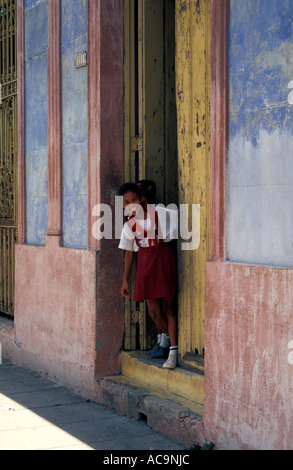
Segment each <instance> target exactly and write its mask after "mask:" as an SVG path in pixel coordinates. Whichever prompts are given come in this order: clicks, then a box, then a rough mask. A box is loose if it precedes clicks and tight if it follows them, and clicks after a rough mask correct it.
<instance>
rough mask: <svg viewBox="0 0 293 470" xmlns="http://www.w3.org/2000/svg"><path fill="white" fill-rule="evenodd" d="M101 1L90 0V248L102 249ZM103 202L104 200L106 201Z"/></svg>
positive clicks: (88, 19) (88, 8)
mask: <svg viewBox="0 0 293 470" xmlns="http://www.w3.org/2000/svg"><path fill="white" fill-rule="evenodd" d="M100 10H101V8H100V1H99V0H98V1H97V0H88V3H87V15H88V16H87V22H88V39H87V41H88V50H87V56H88V248H89V249H92V250H99V249H100V241H99V240H97V239H96V238H95V237H93V234H92V226H93V223H94V221H95V220H96V218H93V217H92V211H93V207H94V206H95V205H96V204H99V203H100V202H101V201H100V159H101V85H100V81H101V68H100V42H101V41H100V30H101V25H100ZM102 202H103V201H102Z"/></svg>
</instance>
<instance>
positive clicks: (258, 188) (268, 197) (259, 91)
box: [226, 0, 293, 267]
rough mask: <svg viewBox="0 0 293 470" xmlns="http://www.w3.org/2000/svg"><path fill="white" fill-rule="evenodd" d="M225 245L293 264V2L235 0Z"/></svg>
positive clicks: (262, 260)
mask: <svg viewBox="0 0 293 470" xmlns="http://www.w3.org/2000/svg"><path fill="white" fill-rule="evenodd" d="M228 33H229V38H228V39H229V41H228V44H229V46H228V47H229V64H228V65H229V76H230V88H229V94H230V116H229V117H230V129H229V131H230V142H229V149H228V164H227V179H226V181H227V192H226V249H227V257H228V258H229V259H230V260H234V261H240V262H245V263H259V264H266V265H275V266H286V267H288V266H290V267H292V265H293V251H292V241H293V218H292V217H291V216H290V214H291V211H292V210H291V208H292V200H293V159H292V141H293V140H292V139H293V126H292V122H293V108H292V106H290V105H289V103H288V94H289V90H288V83H289V81H290V80H292V79H293V52H292V51H293V3H292V1H290V0H282V1H280V0H266V1H265V2H264V1H261V0H253V1H249V2H246V1H245V2H243V1H241V2H239V1H238V0H231V6H230V26H229V32H228Z"/></svg>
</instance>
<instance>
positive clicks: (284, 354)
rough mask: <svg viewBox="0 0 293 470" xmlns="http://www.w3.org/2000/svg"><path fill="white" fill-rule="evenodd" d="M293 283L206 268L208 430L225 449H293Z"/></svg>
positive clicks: (284, 277) (266, 272)
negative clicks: (292, 352) (292, 346)
mask: <svg viewBox="0 0 293 470" xmlns="http://www.w3.org/2000/svg"><path fill="white" fill-rule="evenodd" d="M292 282H293V271H292V270H290V269H278V268H264V267H261V266H245V265H240V264H239V265H237V264H229V263H223V262H209V263H207V288H206V299H207V301H206V323H205V332H206V333H205V401H204V425H205V431H206V436H207V438H208V439H211V440H212V441H213V442H214V443H215V444H216V446H217V447H218V448H219V449H260V450H265V449H293V398H292V387H293V365H292V364H290V362H292V361H289V357H288V355H289V352H290V349H288V345H289V341H291V340H292V339H293V320H292V311H293V296H292Z"/></svg>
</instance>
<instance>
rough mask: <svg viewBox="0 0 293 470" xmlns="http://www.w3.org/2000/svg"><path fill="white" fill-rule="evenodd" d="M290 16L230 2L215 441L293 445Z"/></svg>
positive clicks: (212, 303) (213, 342)
mask: <svg viewBox="0 0 293 470" xmlns="http://www.w3.org/2000/svg"><path fill="white" fill-rule="evenodd" d="M213 5H215V2H213ZM292 20H293V4H292V2H291V1H288V0H278V1H275V0H267V1H266V2H263V1H261V0H251V1H241V2H239V1H237V0H231V2H230V18H229V21H230V24H229V28H228V35H227V42H228V57H229V63H228V64H227V65H228V66H229V68H228V67H227V71H228V73H229V87H227V89H228V91H229V108H228V109H229V111H228V115H227V116H225V115H224V116H223V121H224V122H225V121H226V119H227V122H228V126H229V145H228V152H227V154H226V153H225V150H226V149H220V150H219V147H218V146H217V142H218V140H217V137H216V136H215V135H214V136H213V140H212V145H213V147H214V148H213V151H212V155H213V161H212V162H213V171H214V173H213V182H217V184H218V187H216V189H214V186H213V185H212V186H211V192H212V195H213V198H214V199H215V197H222V196H223V194H222V192H223V193H224V189H223V186H221V182H223V180H224V172H223V171H221V162H219V160H220V159H222V161H223V162H225V163H226V193H225V196H226V201H225V207H224V205H223V207H222V208H221V210H218V214H221V215H222V213H223V212H224V209H225V210H226V218H225V242H226V257H227V258H228V260H225V259H223V258H224V253H223V251H222V250H219V249H218V250H213V259H216V260H217V261H209V262H207V264H206V317H205V401H204V426H205V432H206V438H207V440H212V441H213V442H214V443H215V444H216V447H217V448H218V449H292V448H293V439H292V435H293V433H292V431H293V428H292V422H293V421H292V417H293V416H292V415H293V413H292V412H293V400H292V385H293V383H292V377H293V375H292V364H291V362H292V360H291V355H289V353H290V351H291V348H290V342H291V341H292V339H293V320H292V311H293V295H292V281H293V270H292V269H290V268H292V241H293V230H292V228H293V221H292V216H291V212H292V210H291V207H292V200H293V191H292V190H293V179H292V175H293V172H292V170H293V166H292V165H293V161H292V129H293V127H292V118H293V116H292V111H293V110H292V107H291V106H290V104H289V102H288V94H289V91H290V90H289V89H288V83H289V81H290V80H292V73H293V57H292V42H293V29H292V25H293V22H292ZM216 25H217V21H216V20H215V25H213V24H212V31H213V26H216ZM219 29H220V28H219V27H218V30H219ZM220 31H221V30H220ZM215 34H216V33H215ZM223 57H225V56H224V55H223ZM224 62H225V61H223V65H222V66H221V65H218V75H217V74H216V73H213V79H214V80H217V79H218V76H219V77H220V78H221V76H222V77H225V74H226V68H225V63H224ZM221 67H222V68H221ZM221 74H222V75H221ZM223 83H224V82H223ZM221 85H222V82H221V83H216V84H213V88H214V89H215V88H216V87H218V89H217V93H216V97H218V98H219V97H220V95H221V94H222V93H223V90H222V89H221ZM212 96H214V95H213V94H212ZM215 102H216V101H215ZM215 102H214V101H213V102H212V103H211V105H212V108H213V106H214V104H215ZM222 106H223V109H221V110H220V112H222V113H223V112H224V110H225V103H222ZM216 112H217V110H215V109H213V113H214V114H215V113H216ZM213 132H214V130H213ZM222 138H223V137H222ZM219 187H220V189H219ZM212 207H213V208H215V207H217V206H216V205H215V204H214V205H213V206H212ZM218 227H219V226H216V228H213V231H214V239H215V240H216V242H218V243H219V242H220V241H221V236H220V234H219V231H217V228H218ZM222 227H223V224H222ZM230 260H232V261H230ZM266 265H271V266H266Z"/></svg>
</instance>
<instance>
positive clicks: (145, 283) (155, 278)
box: [118, 183, 178, 369]
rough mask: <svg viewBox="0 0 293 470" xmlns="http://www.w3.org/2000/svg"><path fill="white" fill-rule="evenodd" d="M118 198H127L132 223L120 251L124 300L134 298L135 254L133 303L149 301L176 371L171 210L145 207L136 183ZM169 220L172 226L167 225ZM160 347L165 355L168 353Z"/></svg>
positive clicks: (124, 233)
mask: <svg viewBox="0 0 293 470" xmlns="http://www.w3.org/2000/svg"><path fill="white" fill-rule="evenodd" d="M118 195H119V196H122V197H123V208H124V210H126V211H127V213H128V214H129V220H128V221H127V222H125V224H124V226H123V230H122V235H121V240H120V243H119V248H121V249H123V250H125V251H126V253H125V261H124V275H123V283H122V287H121V293H122V295H123V297H128V296H129V294H130V291H129V275H130V272H131V268H132V264H133V259H134V253H135V252H137V267H136V275H135V285H134V296H133V300H134V301H137V302H140V301H144V300H145V301H146V302H147V306H148V311H149V315H150V316H151V318H152V319H153V321H154V322H155V324H156V326H157V328H158V329H159V330H162V332H163V333H164V335H166V336H169V338H170V350H169V356H168V359H167V361H166V362H165V363H164V365H163V367H164V368H166V369H174V368H175V367H176V366H177V363H178V346H177V319H176V312H175V305H174V304H175V302H174V301H175V295H176V290H177V268H176V252H175V250H174V247H173V244H172V242H171V241H172V240H173V239H174V238H175V237H174V234H177V227H174V226H172V217H171V214H170V212H171V211H170V210H169V209H165V208H162V207H156V208H154V207H152V206H147V205H146V204H145V201H144V198H143V195H142V192H141V190H140V188H139V187H138V186H137V185H136V184H135V183H125V184H124V185H122V186H121V187H120V189H119V191H118ZM168 212H169V214H168ZM164 218H165V219H164ZM160 219H161V223H160ZM166 220H167V221H169V223H168V222H167V223H166ZM173 220H174V218H173ZM173 225H174V223H173ZM161 227H162V230H161ZM161 299H162V300H163V304H164V311H162V307H161ZM165 346H167V345H165ZM160 347H161V352H162V353H164V349H167V348H164V347H163V346H160ZM155 357H160V356H159V355H156V356H155Z"/></svg>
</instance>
